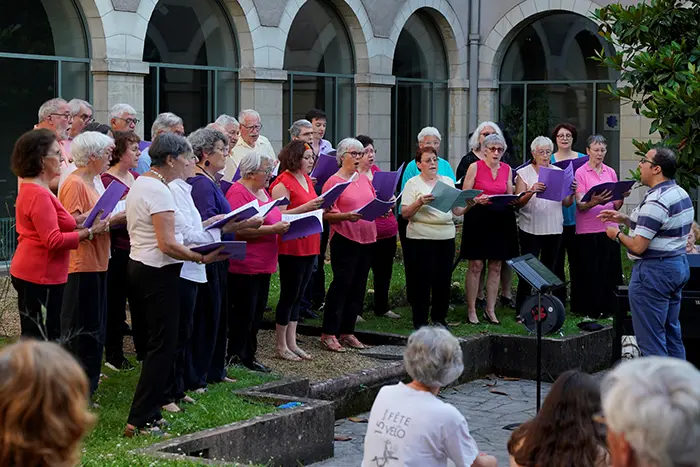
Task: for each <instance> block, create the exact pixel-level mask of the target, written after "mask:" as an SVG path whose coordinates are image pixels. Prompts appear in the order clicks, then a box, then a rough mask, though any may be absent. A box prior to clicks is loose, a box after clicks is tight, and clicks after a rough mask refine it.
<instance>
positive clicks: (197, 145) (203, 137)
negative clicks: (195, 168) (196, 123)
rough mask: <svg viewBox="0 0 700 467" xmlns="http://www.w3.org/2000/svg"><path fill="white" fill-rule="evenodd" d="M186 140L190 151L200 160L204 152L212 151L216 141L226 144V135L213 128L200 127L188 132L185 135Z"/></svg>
mask: <svg viewBox="0 0 700 467" xmlns="http://www.w3.org/2000/svg"><path fill="white" fill-rule="evenodd" d="M187 141H188V142H189V143H190V144H191V145H192V152H194V155H195V156H197V159H199V160H200V161H201V160H202V158H203V157H204V154H205V153H211V152H213V151H214V146H215V145H216V142H217V141H221V142H222V143H224V146H228V137H227V136H226V135H225V134H223V133H222V132H220V131H219V130H215V129H213V128H200V129H199V130H197V131H194V132H192V133H190V135H189V136H188V137H187Z"/></svg>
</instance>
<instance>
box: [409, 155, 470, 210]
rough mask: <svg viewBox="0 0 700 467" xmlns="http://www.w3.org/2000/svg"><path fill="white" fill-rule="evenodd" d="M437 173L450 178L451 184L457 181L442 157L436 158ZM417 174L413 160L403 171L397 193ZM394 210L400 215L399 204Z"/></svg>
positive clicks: (416, 167)
mask: <svg viewBox="0 0 700 467" xmlns="http://www.w3.org/2000/svg"><path fill="white" fill-rule="evenodd" d="M437 173H438V175H443V176H445V177H450V178H451V179H452V181H453V182H456V181H457V179H456V177H455V172H454V170H452V166H451V165H450V163H449V162H447V159H443V158H442V157H438V169H437ZM418 174H420V170H418V165H417V164H416V161H415V159H414V160H412V161H411V162H409V163H408V165H407V166H406V169H405V170H404V171H403V177H402V178H401V190H399V191H400V192H401V191H403V187H404V185H406V182H407V181H409V180H410V179H412V178H413V177H415V176H416V175H418ZM396 209H397V210H398V213H399V214H401V205H400V204H399V205H398V206H396Z"/></svg>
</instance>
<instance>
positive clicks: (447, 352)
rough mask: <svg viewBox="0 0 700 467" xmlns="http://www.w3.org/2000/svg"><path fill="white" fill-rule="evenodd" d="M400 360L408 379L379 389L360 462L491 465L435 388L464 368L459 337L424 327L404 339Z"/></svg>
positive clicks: (418, 466) (365, 465) (414, 466)
mask: <svg viewBox="0 0 700 467" xmlns="http://www.w3.org/2000/svg"><path fill="white" fill-rule="evenodd" d="M403 362H404V365H405V366H406V371H407V372H408V374H409V376H410V377H411V378H412V379H413V381H411V382H410V383H409V384H404V383H399V384H396V385H392V386H384V387H383V388H382V389H380V390H379V394H377V398H376V399H375V401H374V404H373V405H372V412H371V413H370V416H369V425H368V427H367V435H366V436H365V449H364V457H363V460H362V467H372V466H376V465H396V466H404V467H443V466H447V460H448V459H449V460H451V461H452V462H453V463H454V464H455V465H456V466H457V467H467V466H480V467H481V466H483V467H486V466H496V465H497V462H496V459H495V458H494V457H492V456H488V455H485V454H480V453H479V448H478V447H477V445H476V441H474V438H472V436H471V435H470V434H469V426H468V425H467V420H466V419H465V418H464V416H463V415H462V414H461V413H459V410H457V409H456V408H455V407H454V406H452V405H450V404H447V403H445V402H443V401H441V400H440V399H439V398H438V393H439V392H440V388H441V387H444V386H447V385H448V384H450V383H452V382H453V381H455V380H456V379H457V378H459V376H460V375H461V374H462V371H463V370H464V364H463V363H462V349H461V347H460V345H459V340H457V338H456V337H454V336H453V335H452V334H450V332H449V331H447V330H446V329H443V328H440V327H430V326H424V327H422V328H421V329H419V330H418V331H416V332H414V333H413V334H411V336H410V337H409V338H408V344H407V345H406V350H405V352H404V355H403ZM394 461H395V462H394ZM381 462H391V463H386V464H382V463H381Z"/></svg>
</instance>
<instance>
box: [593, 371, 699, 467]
mask: <svg viewBox="0 0 700 467" xmlns="http://www.w3.org/2000/svg"><path fill="white" fill-rule="evenodd" d="M602 392H603V412H604V413H605V422H606V425H607V426H608V429H609V430H611V431H613V432H615V433H618V434H624V436H625V439H626V440H627V442H628V443H629V444H630V447H631V448H632V449H633V450H634V453H635V456H636V457H637V458H638V459H639V460H640V464H639V465H643V466H648V467H651V466H653V467H674V466H680V465H686V466H689V467H690V466H696V465H698V459H700V443H698V440H699V439H700V371H698V370H697V369H696V368H695V367H694V366H693V365H692V364H690V363H688V362H686V361H685V360H680V359H675V358H670V357H644V358H639V359H634V360H630V361H627V362H623V363H621V364H620V365H619V366H617V368H615V369H614V370H612V371H611V372H610V373H608V374H607V375H606V377H605V379H604V380H603V383H602Z"/></svg>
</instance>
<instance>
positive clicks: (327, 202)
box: [321, 174, 357, 209]
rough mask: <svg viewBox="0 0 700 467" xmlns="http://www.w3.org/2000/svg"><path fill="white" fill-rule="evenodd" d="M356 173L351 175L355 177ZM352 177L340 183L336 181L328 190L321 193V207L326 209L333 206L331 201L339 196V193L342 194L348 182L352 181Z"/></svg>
mask: <svg viewBox="0 0 700 467" xmlns="http://www.w3.org/2000/svg"><path fill="white" fill-rule="evenodd" d="M356 176H357V174H355V175H353V177H356ZM352 180H353V179H352V178H350V180H348V181H347V182H341V183H336V184H335V185H333V187H331V188H330V189H329V190H328V191H326V192H325V193H321V198H323V204H322V205H321V208H322V209H328V208H329V207H331V206H333V203H335V201H336V200H337V199H338V198H340V195H341V194H343V192H344V191H345V189H346V188H347V187H348V186H349V185H350V182H352Z"/></svg>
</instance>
